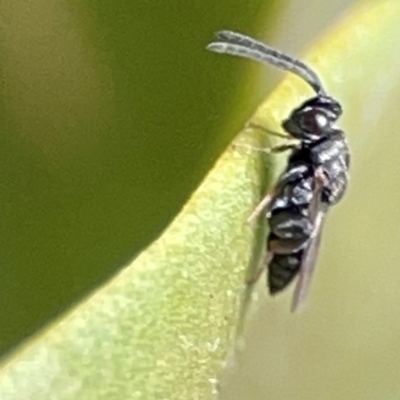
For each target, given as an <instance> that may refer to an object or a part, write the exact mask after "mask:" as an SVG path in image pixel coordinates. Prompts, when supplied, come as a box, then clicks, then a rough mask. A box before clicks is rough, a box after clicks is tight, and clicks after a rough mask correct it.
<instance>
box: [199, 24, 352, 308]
mask: <svg viewBox="0 0 400 400" xmlns="http://www.w3.org/2000/svg"><path fill="white" fill-rule="evenodd" d="M207 48H208V49H209V50H211V51H214V52H216V53H225V54H232V55H236V56H240V57H246V58H250V59H253V60H256V61H260V62H266V63H269V64H273V65H275V66H277V67H279V68H282V69H285V70H288V71H290V72H293V73H295V74H297V75H298V76H300V77H301V78H303V79H304V80H305V81H306V82H307V83H308V84H309V85H310V86H311V87H312V88H313V89H314V91H315V92H316V96H315V97H312V98H311V99H309V100H307V101H305V102H304V103H303V104H301V105H300V107H298V108H297V109H295V110H294V111H293V112H292V113H291V114H290V116H289V118H288V119H287V120H285V121H284V122H283V123H282V127H283V129H284V130H285V131H286V133H288V134H289V135H290V137H291V138H293V139H296V140H297V143H296V144H291V145H284V146H277V147H275V148H273V149H270V150H272V151H274V152H277V151H285V150H291V154H290V156H289V159H288V164H287V167H286V169H285V171H284V172H283V174H282V175H281V176H280V178H279V180H278V182H277V184H276V186H275V188H274V189H273V191H272V193H271V194H270V195H269V196H267V197H266V198H265V199H264V200H263V201H262V202H261V205H263V207H264V209H266V210H267V214H266V216H267V221H268V224H269V229H270V232H269V236H268V241H267V250H268V252H267V257H266V262H265V264H266V267H267V268H268V285H269V289H270V293H271V294H275V293H277V292H279V291H281V290H283V289H284V288H285V287H286V286H287V285H288V284H289V283H290V282H291V281H292V280H293V279H294V277H296V275H299V279H298V284H297V286H296V289H295V294H294V297H293V309H296V308H297V306H298V305H299V304H300V303H302V302H303V301H304V299H305V297H306V294H307V291H308V288H309V284H310V281H311V276H312V272H313V270H314V266H315V261H316V256H317V251H318V247H319V241H320V238H321V232H322V225H323V222H324V219H325V215H326V212H327V210H328V209H329V208H330V207H331V206H332V205H334V204H336V203H337V202H338V201H339V200H340V199H341V198H342V196H343V194H344V192H345V190H346V187H347V183H348V179H349V178H348V170H349V164H350V153H349V148H348V146H347V143H346V139H345V136H344V133H343V132H342V131H341V130H339V129H337V128H336V127H335V123H336V121H337V119H338V118H339V117H340V115H341V114H342V109H341V106H340V104H339V103H338V102H337V101H336V100H334V99H333V98H332V97H330V96H328V95H327V93H326V92H325V90H324V88H323V86H322V83H321V81H320V79H319V77H318V76H317V75H316V74H315V72H314V71H313V70H312V69H310V68H309V67H308V66H307V65H306V64H304V63H303V62H301V61H299V60H297V59H295V58H293V57H291V56H289V55H287V54H284V53H282V52H280V51H278V50H275V49H273V48H271V47H269V46H268V45H266V44H265V43H262V42H259V41H257V40H255V39H253V38H251V37H248V36H245V35H243V34H240V33H236V32H231V31H220V32H218V33H217V41H215V42H213V43H211V44H209V45H208V46H207ZM270 133H272V134H273V132H270ZM276 135H278V136H282V134H276ZM263 207H261V208H260V207H258V209H259V208H260V209H261V210H262V209H263ZM259 211H260V210H258V211H256V212H255V214H256V215H258V213H259Z"/></svg>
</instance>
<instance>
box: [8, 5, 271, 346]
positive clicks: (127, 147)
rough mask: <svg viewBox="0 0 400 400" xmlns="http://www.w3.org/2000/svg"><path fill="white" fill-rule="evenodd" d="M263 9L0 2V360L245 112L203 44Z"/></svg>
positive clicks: (134, 238) (225, 67) (89, 276)
mask: <svg viewBox="0 0 400 400" xmlns="http://www.w3.org/2000/svg"><path fill="white" fill-rule="evenodd" d="M272 5H273V4H272ZM268 6H269V4H268V2H265V1H254V2H252V3H251V4H250V3H249V4H247V3H244V2H236V4H234V3H232V2H231V1H221V2H212V1H203V0H202V1H195V2H187V1H174V2H161V1H143V0H139V1H131V0H123V1H119V2H114V1H102V2H99V1H91V0H86V1H79V2H77V1H73V0H71V1H64V2H60V1H54V0H47V1H19V0H17V1H14V0H13V1H0V19H1V24H2V31H3V32H4V35H3V36H2V39H1V53H2V56H1V61H0V65H1V70H2V74H1V76H2V80H1V86H2V87H1V92H0V93H1V94H0V96H1V103H0V104H1V110H0V113H1V114H0V115H1V136H0V137H1V145H0V209H1V215H2V217H1V221H2V222H1V224H0V243H1V251H0V285H1V290H0V304H1V305H2V306H1V307H0V321H1V330H0V353H4V352H6V351H7V350H8V349H9V348H10V347H11V346H13V345H15V344H16V343H17V342H18V341H19V340H21V339H22V338H23V337H25V336H26V335H28V334H30V333H32V332H33V331H34V330H35V329H37V328H38V327H40V326H42V325H43V324H45V323H46V322H47V321H48V320H49V318H52V317H53V316H55V315H56V314H58V313H59V312H61V311H62V310H65V309H67V308H68V307H69V306H70V304H71V303H72V302H74V301H76V300H77V299H79V298H80V297H81V296H82V295H84V294H85V293H87V292H88V291H89V290H90V289H92V288H93V287H95V286H96V285H98V284H99V283H101V282H103V281H104V280H105V279H106V278H107V277H108V276H110V274H112V273H114V272H115V271H116V270H118V268H120V267H121V266H122V265H123V264H124V263H126V262H127V261H128V260H129V259H131V258H132V257H134V256H135V255H136V254H137V253H138V252H139V251H140V250H141V249H143V247H144V246H146V245H147V244H149V243H150V242H151V241H152V240H153V239H154V238H156V237H157V236H158V235H159V234H160V233H161V231H162V230H163V229H164V228H165V227H166V225H167V224H168V222H169V221H170V220H171V219H172V218H173V217H174V216H175V215H176V213H177V212H178V211H179V210H180V208H181V206H182V205H183V204H184V203H185V201H186V199H187V198H188V196H189V195H190V193H191V192H192V191H193V190H194V189H195V188H196V187H197V185H198V183H199V182H200V181H201V179H202V178H203V176H204V175H205V173H206V172H207V171H208V169H209V168H210V166H211V165H212V164H213V163H214V162H215V160H216V159H217V157H218V155H219V154H220V153H221V152H222V151H223V149H224V148H225V147H226V145H227V144H228V143H229V142H230V141H231V139H232V138H233V136H234V135H235V132H237V131H238V130H239V127H240V126H241V123H243V120H244V119H245V118H246V116H248V115H250V113H251V112H252V110H253V109H254V107H255V106H256V104H257V100H256V99H254V100H253V101H252V102H250V103H248V104H247V102H246V103H245V107H244V108H242V107H239V106H238V105H237V104H238V98H239V95H238V93H237V89H238V87H239V82H242V83H243V81H244V79H243V77H242V76H240V75H239V74H240V71H242V72H243V71H244V69H243V68H241V65H240V64H236V63H230V62H229V61H228V60H221V62H217V61H216V58H215V57H214V56H213V55H211V54H209V53H207V52H206V51H205V45H206V44H207V42H208V41H210V39H211V38H212V37H213V33H214V31H215V30H217V29H219V28H221V27H223V26H226V27H232V28H236V29H242V30H245V31H249V30H250V32H252V33H255V32H256V28H255V27H254V25H255V21H259V22H260V20H261V19H262V16H263V15H264V14H265V11H266V9H267V8H268ZM251 89H252V88H251V86H250V87H249V91H250V90H251ZM235 99H236V100H235ZM260 99H261V95H260V96H259V98H258V100H260ZM235 101H236V103H235ZM233 104H236V106H235V110H237V112H236V111H235V114H236V115H235V119H234V120H232V119H231V118H232V114H233V113H232V112H231V111H232V110H231V107H232V105H233ZM243 104H244V103H243V102H242V105H243ZM228 120H229V122H227V121H228ZM222 126H225V127H226V129H225V130H224V132H222V133H221V127H222Z"/></svg>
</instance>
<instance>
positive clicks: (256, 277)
mask: <svg viewBox="0 0 400 400" xmlns="http://www.w3.org/2000/svg"><path fill="white" fill-rule="evenodd" d="M272 256H273V254H272V253H271V252H268V253H267V255H266V257H265V260H264V265H263V266H261V267H258V268H257V269H256V270H255V271H254V273H253V275H251V276H250V277H249V278H248V279H247V280H246V283H247V285H249V286H252V285H254V284H255V283H257V281H258V280H259V279H260V276H261V274H262V273H263V272H264V271H265V268H266V266H268V264H269V263H270V262H271V259H272Z"/></svg>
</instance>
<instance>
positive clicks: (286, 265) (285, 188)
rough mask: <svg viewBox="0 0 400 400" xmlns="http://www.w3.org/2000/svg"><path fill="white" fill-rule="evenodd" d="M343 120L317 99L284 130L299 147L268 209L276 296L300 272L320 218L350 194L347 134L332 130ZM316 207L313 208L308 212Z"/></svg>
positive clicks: (334, 106) (331, 104)
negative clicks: (345, 193)
mask: <svg viewBox="0 0 400 400" xmlns="http://www.w3.org/2000/svg"><path fill="white" fill-rule="evenodd" d="M340 115H341V108H340V105H339V103H338V102H337V101H335V100H334V99H332V98H330V97H327V96H317V97H314V98H312V99H310V100H308V101H306V102H305V103H303V104H302V105H301V106H300V107H299V108H298V109H296V110H294V111H293V112H292V114H291V115H290V117H289V118H288V119H287V120H286V121H284V123H283V124H282V126H283V128H284V129H285V130H286V131H287V132H288V133H289V134H290V135H291V136H293V137H294V138H296V139H299V140H300V145H299V146H298V148H295V149H294V150H293V151H292V154H291V155H290V157H289V160H288V164H287V167H286V170H285V172H284V173H283V174H282V175H281V177H280V178H279V180H278V183H277V185H276V187H275V190H274V193H273V195H272V196H271V200H270V202H269V204H268V212H267V217H268V223H269V228H270V233H269V236H268V251H269V254H270V255H269V260H268V261H269V262H268V269H269V274H268V286H269V289H270V292H271V293H272V294H274V293H277V292H279V291H281V290H282V289H284V288H285V287H286V286H287V285H288V284H289V283H290V282H291V281H292V280H293V278H294V277H295V276H296V275H297V273H298V272H299V270H300V267H301V265H302V262H303V260H304V253H305V251H306V250H307V249H306V246H307V245H308V243H309V242H310V240H311V239H312V237H313V235H316V234H317V233H318V232H316V229H320V228H319V227H318V226H316V223H315V222H316V218H317V214H318V213H325V212H326V211H327V209H328V208H329V206H332V205H334V204H336V203H337V202H338V201H339V200H340V199H341V198H342V196H343V194H344V192H345V190H346V187H347V182H348V169H349V163H350V154H349V149H348V146H347V143H346V139H345V136H344V133H343V132H342V131H341V130H339V129H337V128H335V127H334V123H335V121H336V120H337V119H338V117H339V116H340ZM318 179H320V190H317V187H316V186H317V180H318ZM312 202H315V206H314V207H310V205H311V203H312Z"/></svg>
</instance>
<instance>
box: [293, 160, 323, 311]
mask: <svg viewBox="0 0 400 400" xmlns="http://www.w3.org/2000/svg"><path fill="white" fill-rule="evenodd" d="M314 179H315V188H314V194H313V198H312V201H311V203H310V206H309V209H308V211H309V215H310V219H311V220H312V221H313V225H314V230H313V234H312V237H311V239H310V241H309V243H308V244H307V246H306V247H305V248H304V250H303V256H302V260H301V264H300V272H299V277H298V280H297V284H296V287H295V289H294V294H293V299H292V308H291V310H292V311H296V310H298V309H299V307H300V306H301V305H302V304H304V302H305V300H306V298H307V295H308V292H309V290H310V285H311V280H312V277H313V273H314V270H315V265H316V263H317V258H318V250H319V246H320V244H321V236H322V230H323V227H324V223H325V218H326V213H327V206H326V205H325V204H323V203H322V201H321V193H322V189H323V188H324V185H325V178H324V174H323V170H322V169H321V168H318V169H317V170H316V171H315V176H314Z"/></svg>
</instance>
